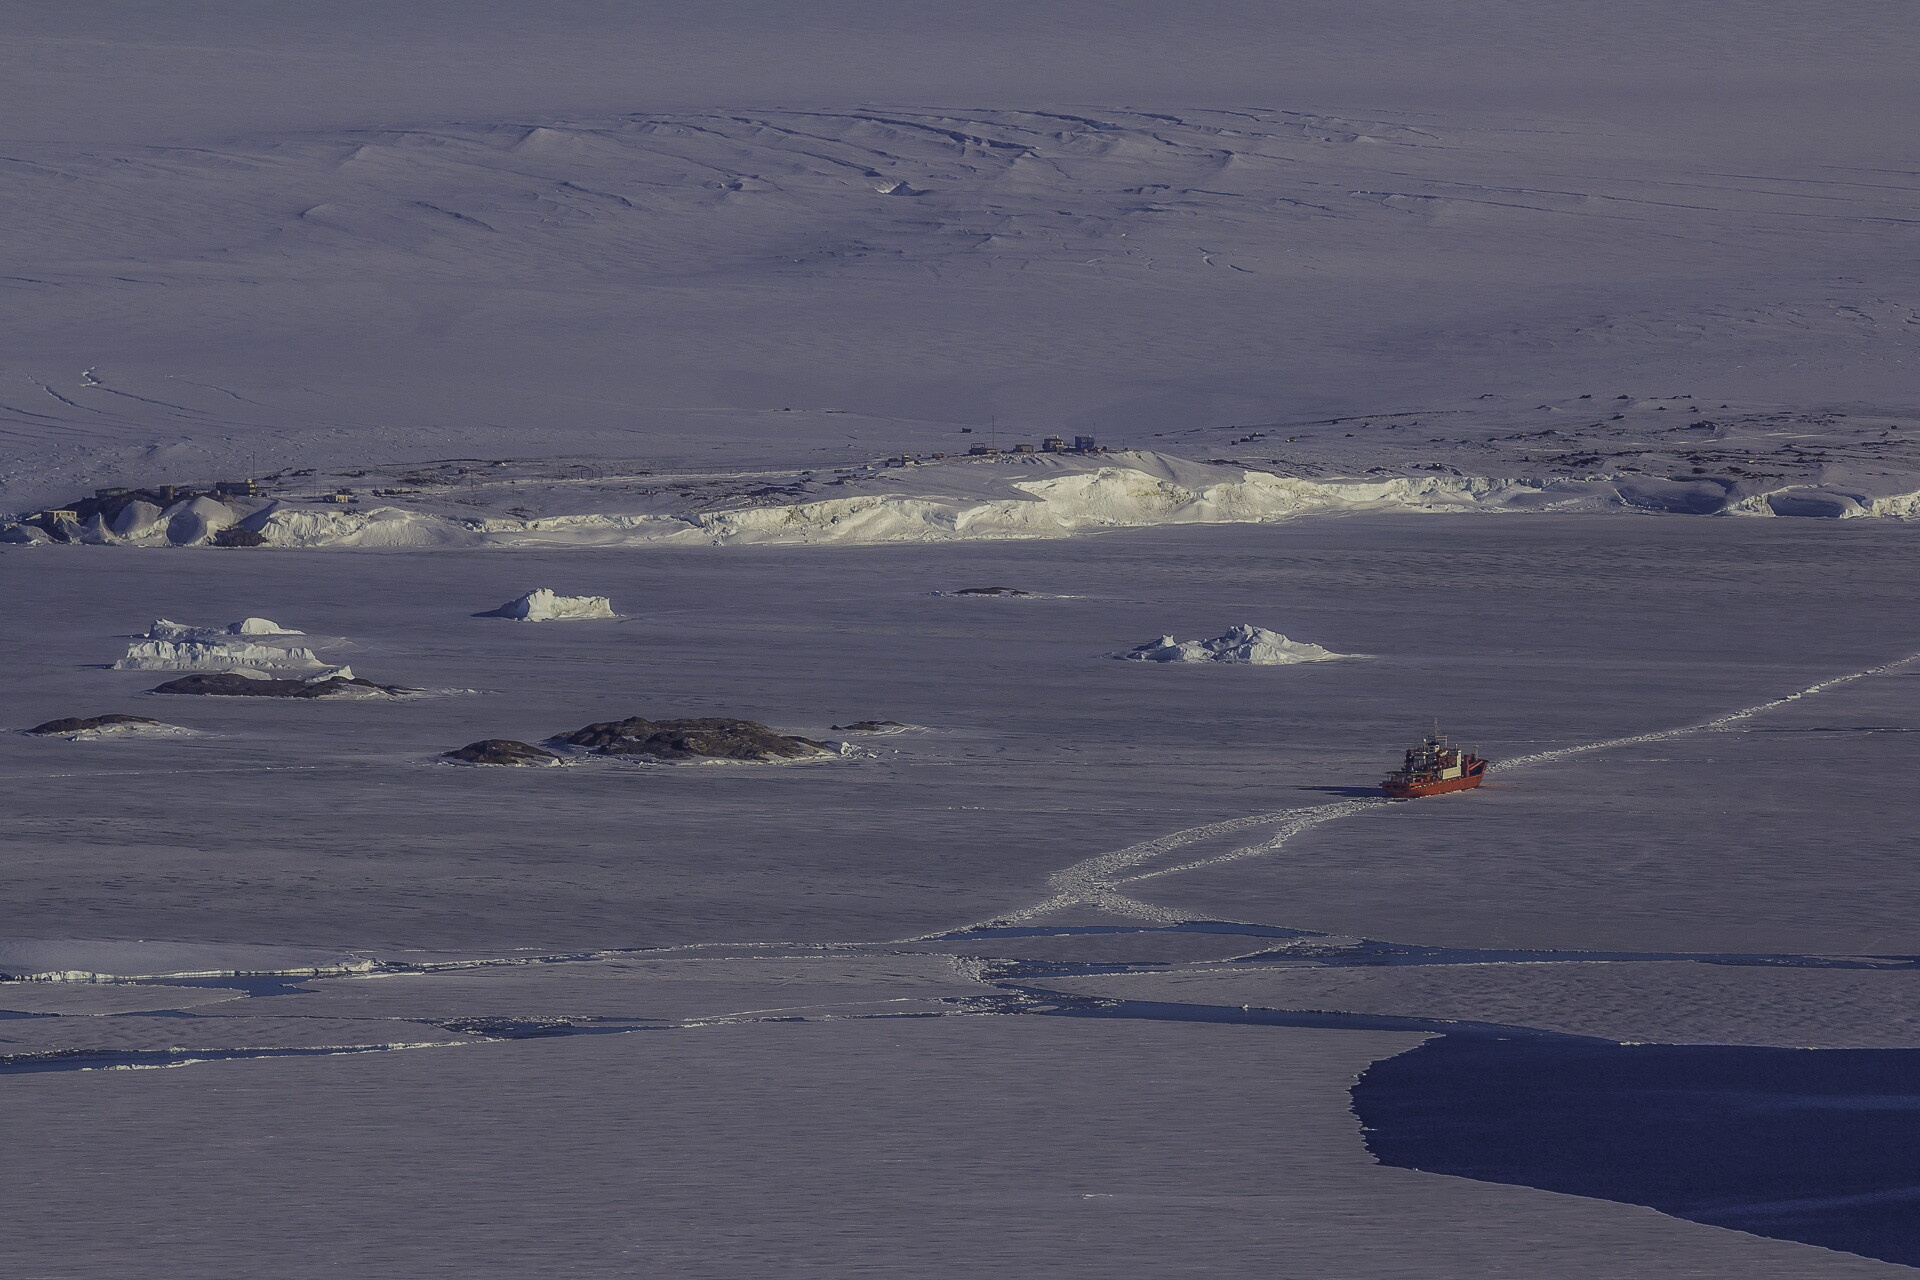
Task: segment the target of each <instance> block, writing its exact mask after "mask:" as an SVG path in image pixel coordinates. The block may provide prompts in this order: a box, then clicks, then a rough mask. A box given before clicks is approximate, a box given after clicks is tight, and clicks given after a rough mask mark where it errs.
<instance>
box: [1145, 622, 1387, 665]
mask: <svg viewBox="0 0 1920 1280" xmlns="http://www.w3.org/2000/svg"><path fill="white" fill-rule="evenodd" d="M1109 656H1111V657H1115V658H1122V659H1126V660H1128V661H1133V662H1231V663H1243V664H1250V665H1253V666H1262V667H1278V666H1288V665H1291V664H1293V663H1296V662H1334V661H1337V660H1339V659H1341V658H1351V657H1356V656H1358V655H1356V654H1350V653H1335V652H1334V651H1333V650H1331V649H1325V648H1322V647H1321V646H1319V645H1317V644H1309V643H1308V642H1307V641H1305V640H1289V639H1288V638H1287V637H1286V636H1283V635H1281V634H1280V633H1279V632H1278V631H1269V630H1267V629H1266V628H1265V627H1255V626H1249V625H1247V624H1245V623H1242V624H1241V625H1240V626H1237V627H1232V628H1229V629H1228V630H1227V631H1226V632H1225V633H1223V634H1221V635H1217V636H1215V637H1214V638H1213V639H1211V640H1175V639H1174V638H1173V637H1172V636H1161V637H1160V638H1159V639H1158V640H1149V641H1147V642H1146V643H1145V644H1142V645H1136V646H1135V647H1134V648H1131V649H1128V650H1127V651H1126V652H1124V653H1116V654H1112V655H1109Z"/></svg>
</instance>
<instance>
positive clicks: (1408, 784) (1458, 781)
mask: <svg viewBox="0 0 1920 1280" xmlns="http://www.w3.org/2000/svg"><path fill="white" fill-rule="evenodd" d="M1486 776H1487V762H1486V761H1485V760H1482V759H1481V758H1480V757H1479V756H1477V755H1474V754H1473V752H1471V751H1468V750H1467V749H1466V748H1465V747H1455V746H1449V745H1448V744H1447V735H1446V734H1444V733H1441V732H1440V726H1439V725H1437V724H1436V725H1434V726H1433V732H1432V733H1429V734H1428V735H1427V736H1426V739H1425V741H1423V742H1421V744H1420V745H1419V746H1417V747H1415V748H1413V749H1412V750H1411V751H1409V752H1407V763H1406V764H1405V765H1404V766H1403V767H1401V768H1400V769H1398V770H1396V771H1395V772H1393V773H1390V774H1388V775H1387V776H1386V779H1385V780H1384V781H1383V782H1381V784H1380V790H1382V791H1384V792H1385V793H1386V794H1387V795H1388V796H1390V797H1392V798H1393V799H1395V800H1411V799H1413V798H1414V797H1416V796H1437V795H1439V794H1441V793H1442V792H1445V791H1465V790H1466V789H1467V788H1468V787H1477V786H1479V785H1480V783H1481V782H1482V781H1483V780H1484V779H1485V778H1486Z"/></svg>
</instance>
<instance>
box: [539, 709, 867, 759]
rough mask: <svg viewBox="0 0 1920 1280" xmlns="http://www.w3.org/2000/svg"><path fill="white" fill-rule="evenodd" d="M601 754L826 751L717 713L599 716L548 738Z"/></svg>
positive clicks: (742, 755) (798, 755)
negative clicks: (678, 716) (667, 716)
mask: <svg viewBox="0 0 1920 1280" xmlns="http://www.w3.org/2000/svg"><path fill="white" fill-rule="evenodd" d="M553 741H555V742H558V743H565V744H566V745H568V746H572V747H585V748H587V749H589V750H591V751H592V752H593V753H594V754H595V755H601V756H642V757H646V758H648V759H653V760H753V761H762V762H765V761H771V760H799V759H804V758H806V757H809V756H822V755H830V754H832V752H831V750H830V749H829V748H828V747H827V746H826V744H825V743H820V742H815V741H814V740H813V739H811V738H801V737H794V736H791V735H788V734H782V733H776V732H774V731H773V730H772V729H769V728H768V727H767V726H766V725H764V724H761V723H759V722H758V721H755V720H734V719H729V718H726V717H720V716H708V717H696V718H689V719H679V720H648V719H646V718H645V717H643V716H632V717H630V718H628V719H626V720H604V721H601V722H599V723H597V724H590V725H587V726H586V727H585V728H582V729H576V730H574V731H573V732H572V733H567V734H562V735H561V736H559V737H558V738H555V739H553Z"/></svg>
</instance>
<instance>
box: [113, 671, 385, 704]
mask: <svg viewBox="0 0 1920 1280" xmlns="http://www.w3.org/2000/svg"><path fill="white" fill-rule="evenodd" d="M148 692H150V693H187V694H202V695H206V696H211V697H216V698H340V697H349V696H355V695H358V696H365V695H367V694H369V693H373V694H400V693H417V692H419V691H418V690H416V689H409V688H407V687H406V686H404V685H397V684H375V683H374V682H373V681H371V680H362V679H360V678H359V677H357V676H356V677H347V676H329V677H327V678H326V679H324V680H268V679H263V678H261V677H259V676H247V675H241V674H239V673H238V672H233V671H221V672H215V673H211V674H207V675H192V676H182V677H180V679H178V680H169V681H167V682H166V683H165V684H162V685H156V686H154V687H153V688H152V689H150V690H149V691H148Z"/></svg>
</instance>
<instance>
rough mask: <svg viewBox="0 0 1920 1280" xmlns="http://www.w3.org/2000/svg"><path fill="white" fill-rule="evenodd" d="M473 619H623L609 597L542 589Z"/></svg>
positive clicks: (523, 620)
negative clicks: (568, 594) (577, 594)
mask: <svg viewBox="0 0 1920 1280" xmlns="http://www.w3.org/2000/svg"><path fill="white" fill-rule="evenodd" d="M473 616H474V617H476V618H511V619H513V620H514V621H515V622H564V621H590V620H593V619H597V618H617V617H619V616H620V615H619V614H617V613H615V612H614V611H613V601H611V600H610V599H608V598H607V597H606V596H562V595H555V594H554V593H553V592H552V591H551V590H549V589H548V588H546V587H540V588H537V589H536V590H533V591H529V592H527V594H525V595H523V596H521V597H520V598H519V599H518V600H509V601H507V602H506V603H505V604H503V605H501V606H500V607H499V608H498V609H489V610H487V611H486V612H485V613H476V614H474V615H473Z"/></svg>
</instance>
